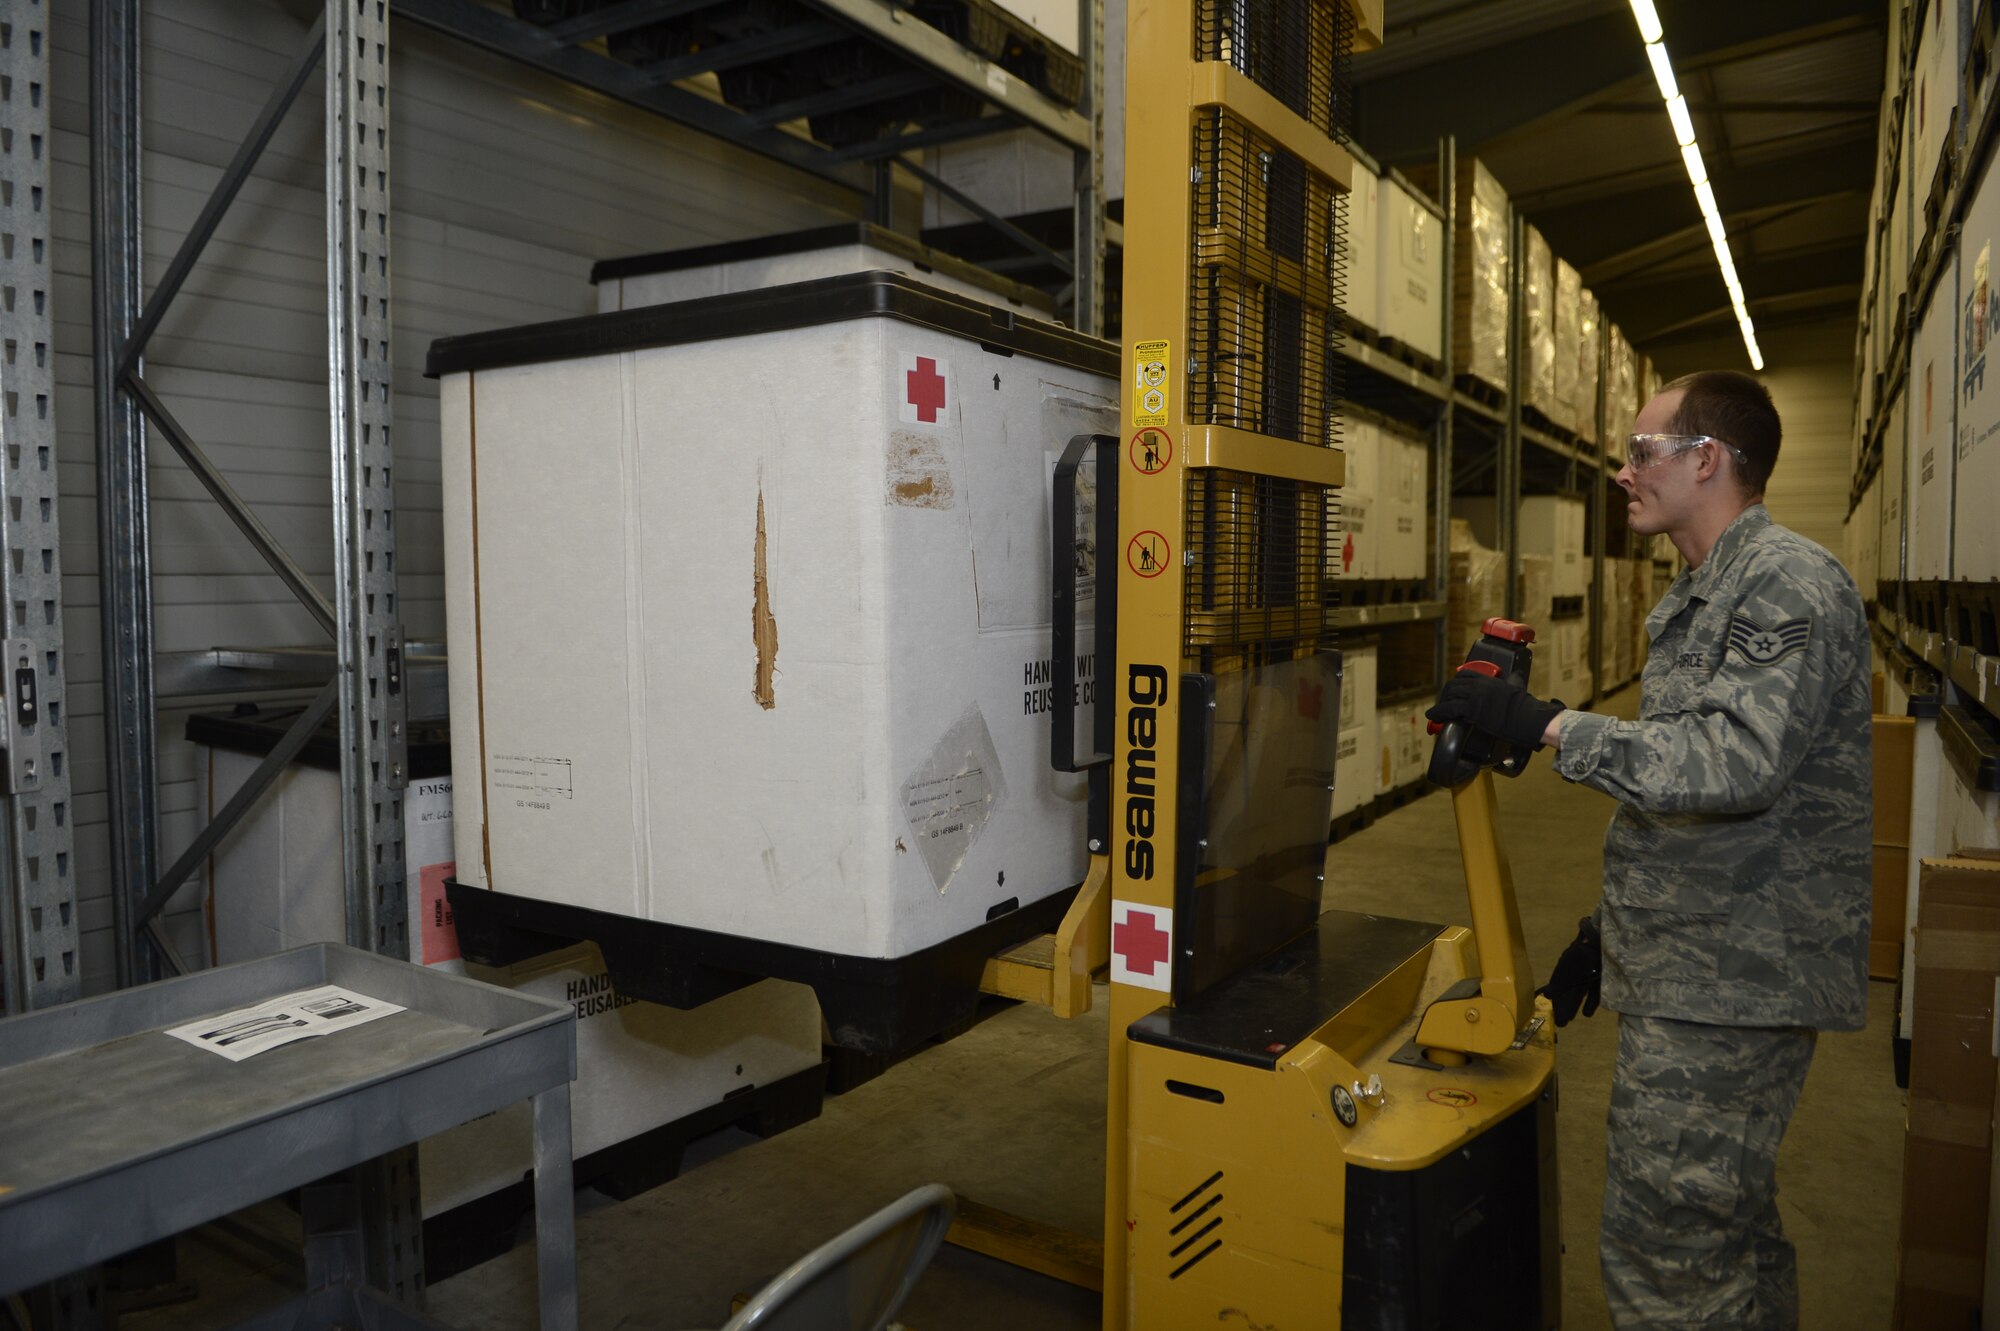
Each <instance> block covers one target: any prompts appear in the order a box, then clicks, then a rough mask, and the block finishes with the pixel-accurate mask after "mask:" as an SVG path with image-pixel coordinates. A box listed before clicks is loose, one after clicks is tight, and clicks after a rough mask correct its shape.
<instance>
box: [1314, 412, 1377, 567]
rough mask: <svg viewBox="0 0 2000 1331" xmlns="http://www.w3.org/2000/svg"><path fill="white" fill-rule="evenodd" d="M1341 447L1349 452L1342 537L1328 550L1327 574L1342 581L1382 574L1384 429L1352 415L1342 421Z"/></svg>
mask: <svg viewBox="0 0 2000 1331" xmlns="http://www.w3.org/2000/svg"><path fill="white" fill-rule="evenodd" d="M1340 447H1341V450H1342V451H1343V452H1344V453H1346V455H1347V478H1346V480H1345V482H1344V483H1343V484H1342V485H1341V487H1340V539H1339V541H1337V542H1336V543H1335V544H1334V546H1333V548H1332V549H1331V550H1329V551H1327V564H1328V570H1327V571H1328V575H1329V576H1330V577H1332V578H1333V579H1335V580H1336V581H1343V582H1358V581H1363V580H1366V579H1370V578H1379V577H1381V576H1383V575H1382V574H1380V573H1378V572H1376V567H1377V564H1378V557H1377V556H1378V550H1379V547H1380V545H1381V539H1380V538H1381V531H1380V527H1381V519H1380V517H1379V509H1380V503H1379V501H1378V499H1377V497H1376V492H1377V490H1378V489H1379V488H1380V485H1381V481H1380V479H1379V473H1380V471H1381V462H1382V431H1381V429H1380V428H1379V427H1378V426H1376V425H1375V423H1374V422H1373V421H1369V420H1364V419H1362V418H1361V417H1358V416H1350V417H1348V418H1347V419H1346V420H1344V421H1342V422H1341V427H1340Z"/></svg>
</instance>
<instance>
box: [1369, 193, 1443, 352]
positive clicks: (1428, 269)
mask: <svg viewBox="0 0 2000 1331" xmlns="http://www.w3.org/2000/svg"><path fill="white" fill-rule="evenodd" d="M1376 215H1377V217H1378V218H1379V219H1380V221H1379V224H1378V227H1377V230H1376V236H1375V244H1376V254H1377V256H1378V260H1379V261H1378V263H1377V268H1378V270H1379V272H1380V277H1379V278H1378V291H1377V299H1378V301H1379V304H1380V308H1381V311H1382V314H1381V327H1380V328H1378V329H1376V331H1377V332H1379V333H1381V334H1382V336H1384V337H1390V338H1394V339H1395V340H1396V341H1398V342H1401V343H1402V344H1403V345H1405V346H1407V347H1409V348H1411V349H1412V350H1414V351H1417V352H1420V353H1421V354H1423V355H1426V356H1429V357H1432V358H1433V359H1442V358H1443V355H1444V315H1443V312H1442V311H1441V310H1439V308H1438V301H1439V298H1440V296H1441V294H1442V291H1443V284H1444V244H1443V240H1444V224H1443V223H1442V222H1440V221H1439V220H1438V216H1437V214H1436V213H1434V212H1432V211H1431V209H1430V205H1429V202H1428V200H1425V199H1423V198H1422V197H1421V196H1420V195H1418V193H1417V192H1416V191H1415V190H1413V189H1411V188H1410V187H1409V186H1408V185H1406V184H1404V183H1403V182H1402V181H1401V180H1399V179H1397V178H1396V177H1395V176H1394V175H1389V176H1385V177H1384V178H1383V180H1382V182H1381V195H1380V206H1379V208H1378V209H1377V214H1376Z"/></svg>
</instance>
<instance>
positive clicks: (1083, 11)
mask: <svg viewBox="0 0 2000 1331" xmlns="http://www.w3.org/2000/svg"><path fill="white" fill-rule="evenodd" d="M1078 4H1079V8H1078V13H1077V19H1078V29H1077V50H1078V51H1079V52H1080V53H1081V54H1082V56H1083V89H1084V92H1083V96H1084V107H1083V110H1084V115H1085V117H1086V118H1087V119H1088V120H1089V122H1090V142H1089V144H1088V145H1087V146H1085V147H1082V148H1078V149H1077V150H1076V153H1075V160H1076V205H1075V219H1076V223H1075V224H1076V239H1075V245H1074V249H1073V252H1074V254H1075V255H1076V259H1075V264H1076V271H1075V272H1074V273H1072V274H1071V275H1070V281H1071V282H1072V283H1073V284H1074V285H1073V287H1072V290H1074V291H1075V293H1076V301H1075V305H1074V307H1073V308H1072V310H1071V312H1070V313H1071V318H1073V319H1074V320H1075V327H1076V329H1077V331H1078V332H1082V333H1088V334H1090V335H1091V336H1092V337H1102V336H1104V4H1103V0H1078ZM1121 37H1122V34H1121Z"/></svg>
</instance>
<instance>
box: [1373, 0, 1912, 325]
mask: <svg viewBox="0 0 2000 1331" xmlns="http://www.w3.org/2000/svg"><path fill="white" fill-rule="evenodd" d="M1657 4H1658V9H1659V14H1660V19H1661V21H1662V23H1663V24H1664V25H1665V28H1666V44H1667V49H1668V51H1669V52H1670V53H1671V54H1672V56H1673V60H1674V68H1675V71H1676V73H1677V75H1678V78H1679V82H1680V87H1681V91H1682V93H1684V94H1685V95H1686V96H1687V99H1688V102H1689V104H1690V108H1691V110H1692V111H1693V114H1694V124H1695V131H1696V134H1697V135H1698V137H1699V140H1700V143H1701V148H1702V153H1703V155H1704V157H1705V158H1706V160H1707V163H1708V170H1709V176H1710V179H1711V180H1712V181H1713V183H1714V186H1715V195H1716V200H1717V203H1718V204H1719V205H1720V207H1721V209H1722V214H1723V219H1724V221H1725V222H1726V224H1727V226H1728V229H1729V237H1730V243H1731V246H1732V248H1733V249H1734V251H1735V256H1736V265H1737V270H1738V272H1739V273H1740V274H1741V277H1742V280H1743V288H1744V292H1745V295H1746V297H1747V298H1748V301H1749V306H1750V312H1751V316H1752V318H1754V319H1755V320H1756V322H1757V325H1758V327H1759V328H1760V329H1763V328H1765V327H1767V326H1776V325H1782V324H1785V323H1790V322H1794V321H1801V322H1803V321H1816V320H1823V319H1826V318H1829V317H1852V315H1853V312H1854V309H1855V306H1856V304H1857V303H1858V302H1859V300H1860V295H1861V275H1862V268H1863V263H1862V250H1863V245H1864V242H1865V240H1866V237H1867V233H1868V194H1869V189H1870V187H1871V185H1872V184H1873V180H1874V166H1875V143H1876V121H1877V116H1878V114H1879V109H1880V108H1879V102H1880V98H1881V94H1882V83H1883V64H1884V62H1885V60H1886V48H1885V45H1884V43H1885V25H1886V22H1887V10H1888V6H1887V5H1886V4H1885V3H1883V0H1735V2H1734V3H1722V2H1721V0H1657ZM1385 8H1386V10H1387V13H1386V15H1385V20H1386V24H1387V31H1386V33H1385V40H1384V43H1383V46H1382V48H1381V49H1380V50H1378V51H1374V52H1370V53H1369V54H1367V55H1363V56H1360V57H1357V58H1356V60H1355V62H1354V76H1355V81H1356V85H1357V93H1356V98H1355V109H1356V117H1357V132H1356V138H1357V139H1358V140H1359V142H1360V143H1361V145H1362V146H1363V147H1364V148H1366V149H1367V150H1368V151H1369V152H1370V153H1372V154H1373V155H1375V156H1377V157H1379V158H1381V159H1382V160H1383V161H1384V162H1386V163H1388V164H1390V165H1414V164H1417V163H1428V162H1433V161H1435V160H1436V153H1437V142H1438V139H1439V137H1440V136H1441V135H1444V134H1447V133H1450V134H1455V135H1456V136H1457V140H1458V151H1459V153H1460V154H1461V155H1463V154H1467V153H1471V154H1474V155H1477V156H1478V157H1479V158H1481V159H1482V160H1483V161H1485V162H1486V164H1487V165H1488V166H1489V167H1490V168H1491V169H1492V171H1493V173H1494V175H1495V176H1496V177H1498V178H1499V180H1500V183H1501V184H1502V185H1504V186H1505V187H1506V189H1507V192H1508V194H1509V195H1510V196H1511V197H1512V198H1513V200H1514V203H1515V206H1516V207H1517V208H1518V209H1519V210H1520V211H1521V212H1522V214H1523V215H1524V216H1525V217H1526V218H1527V220H1528V221H1529V222H1531V223H1532V224H1534V225H1535V226H1536V227H1538V228H1540V229H1541V231H1542V234H1543V235H1545V236H1546V237H1547V238H1548V241H1549V244H1550V245H1551V247H1553V249H1554V250H1555V252H1556V254H1558V255H1560V256H1561V257H1562V258H1564V259H1567V260H1568V261H1569V262H1570V263H1572V264H1574V265H1576V267H1577V268H1579V269H1580V270H1581V271H1582V273H1583V280H1584V283H1585V285H1587V286H1589V287H1590V288H1591V289H1592V290H1593V291H1595V292H1596V293H1597V295H1598V298H1599V299H1600V300H1601V301H1602V303H1603V305H1604V307H1605V308H1606V310H1607V312H1608V314H1609V317H1610V318H1611V319H1612V320H1614V321H1615V322H1616V323H1617V324H1618V325H1619V326H1620V328H1622V329H1623V330H1624V331H1625V333H1626V335H1627V336H1628V337H1630V338H1631V340H1632V342H1633V343H1634V344H1635V345H1637V346H1638V347H1639V348H1640V349H1641V350H1645V351H1650V350H1651V349H1652V348H1654V347H1658V346H1661V345H1665V344H1670V343H1672V342H1675V341H1679V340H1686V339H1694V338H1704V337H1713V336H1714V335H1715V334H1716V333H1717V332H1718V331H1724V330H1728V329H1730V328H1731V327H1732V326H1733V325H1734V322H1735V319H1734V316H1733V315H1732V314H1731V312H1730V305H1729V295H1728V292H1727V291H1726V290H1725V289H1724V287H1723V283H1722V276H1721V274H1720V272H1719V271H1718V270H1717V268H1716V263H1715V256H1714V253H1713V251H1712V250H1711V249H1710V246H1709V240H1708V232H1707V230H1706V229H1705V228H1704V227H1703V225H1702V221H1701V214H1700V212H1699V210H1698V209H1697V208H1696V206H1695V200H1694V193H1693V190H1692V189H1691V187H1690V186H1689V183H1688V178H1687V173H1686V171H1685V170H1684V168H1683V167H1682V164H1681V156H1680V149H1679V148H1678V147H1677V146H1676V144H1675V142H1674V136H1673V131H1672V129H1671V128H1670V127H1669V125H1668V123H1667V116H1666V111H1665V109H1664V108H1663V107H1662V106H1661V103H1660V96H1659V92H1658V90H1657V88H1656V87H1655V86H1654V83H1653V77H1652V73H1651V71H1650V69H1649V68H1648V66H1647V64H1646V58H1645V50H1644V47H1643V46H1642V44H1641V42H1640V38H1639V32H1638V28H1637V26H1636V25H1635V23H1634V22H1633V19H1632V12H1631V10H1630V8H1629V7H1628V6H1627V4H1626V3H1625V0H1388V2H1387V4H1386V6H1385Z"/></svg>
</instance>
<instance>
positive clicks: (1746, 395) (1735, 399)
mask: <svg viewBox="0 0 2000 1331" xmlns="http://www.w3.org/2000/svg"><path fill="white" fill-rule="evenodd" d="M1677 388H1678V389H1681V390H1683V391H1684V396H1683V397H1682V398H1681V404H1680V406H1679V407H1678V408H1676V409H1675V411H1674V418H1673V421H1672V422H1671V423H1670V424H1669V425H1668V426H1667V428H1668V429H1669V430H1671V431H1673V432H1674V433H1675V434H1705V435H1708V436H1709V437H1711V438H1714V439H1720V440H1721V441H1722V442H1724V443H1726V444H1730V445H1733V446H1734V447H1735V449H1736V451H1737V452H1738V453H1740V454H1741V455H1742V456H1741V457H1740V458H1739V459H1738V463H1739V466H1738V468H1737V471H1738V474H1739V475H1740V476H1741V477H1742V480H1743V488H1744V489H1745V490H1746V491H1748V492H1749V493H1750V494H1752V495H1761V494H1763V493H1764V487H1765V485H1767V484H1769V482H1770V480H1771V472H1772V470H1773V469H1774V468H1776V467H1777V465H1778V444H1779V442H1780V441H1781V439H1782V438H1783V436H1784V427H1783V426H1782V425H1781V424H1780V423H1779V421H1778V409H1777V407H1775V406H1774V405H1772V403H1771V391H1770V390H1769V389H1767V388H1765V387H1764V385H1763V384H1761V383H1759V382H1757V380H1755V379H1753V378H1751V377H1750V376H1749V375H1747V374H1744V373H1743V372H1742V371H1740V370H1698V371H1696V372H1695V373H1693V374H1684V375H1682V376H1681V377H1680V378H1678V379H1676V380H1674V381H1673V382H1672V383H1670V384H1667V385H1666V386H1665V387H1663V388H1661V389H1660V391H1661V392H1662V393H1671V392H1673V391H1674V390H1675V389H1677Z"/></svg>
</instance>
